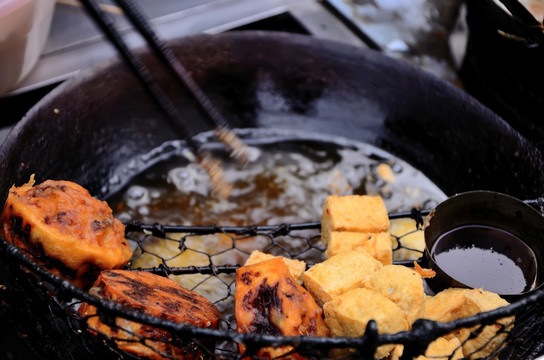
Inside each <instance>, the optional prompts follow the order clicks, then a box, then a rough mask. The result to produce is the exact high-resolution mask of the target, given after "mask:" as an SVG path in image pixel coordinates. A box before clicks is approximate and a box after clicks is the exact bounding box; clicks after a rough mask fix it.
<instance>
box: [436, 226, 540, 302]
mask: <svg viewBox="0 0 544 360" xmlns="http://www.w3.org/2000/svg"><path fill="white" fill-rule="evenodd" d="M431 254H432V255H431V256H432V257H433V260H434V261H435V262H436V263H437V264H438V266H440V268H441V269H442V270H443V271H444V272H446V273H447V274H448V275H449V276H451V277H452V278H454V279H455V280H457V281H459V282H460V283H462V284H465V285H467V286H469V287H472V288H483V289H484V290H488V291H492V292H495V293H498V294H501V295H512V294H521V293H524V292H527V291H530V290H532V289H534V288H535V287H536V286H538V282H539V280H538V278H537V274H538V271H537V260H536V256H535V254H534V252H533V250H532V249H531V248H530V247H529V246H527V245H526V244H525V243H524V242H523V241H522V240H521V239H519V238H518V237H516V236H515V235H513V234H511V233H509V232H507V231H505V230H502V229H498V228H494V227H489V226H482V225H469V226H461V227H458V228H455V229H453V230H450V231H448V232H446V233H445V234H443V235H441V236H440V237H439V238H438V239H437V241H436V243H435V244H434V246H433V248H432V249H431Z"/></svg>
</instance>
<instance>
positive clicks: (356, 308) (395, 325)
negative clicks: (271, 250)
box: [323, 288, 410, 359]
mask: <svg viewBox="0 0 544 360" xmlns="http://www.w3.org/2000/svg"><path fill="white" fill-rule="evenodd" d="M323 313H324V314H325V323H326V324H327V325H328V326H329V329H330V331H331V335H332V336H347V337H358V336H362V335H364V333H365V330H366V326H367V324H368V322H369V321H370V320H374V321H376V324H377V326H378V333H380V334H395V333H397V332H400V331H405V330H409V329H410V323H409V322H408V320H407V319H406V315H405V314H404V313H403V312H402V310H401V309H400V308H399V307H398V305H397V304H395V303H394V302H392V301H391V300H389V299H388V298H386V297H385V296H383V295H382V294H379V293H377V292H375V291H372V290H369V289H365V288H358V289H353V290H350V291H348V292H346V293H344V294H342V295H340V296H337V297H335V298H334V299H332V300H331V301H329V302H327V303H326V304H325V305H324V306H323ZM394 349H395V345H392V344H391V345H382V346H380V347H378V349H377V350H376V354H375V356H376V358H378V359H381V358H384V357H386V356H388V355H389V354H390V353H391V352H392V351H393V350H394Z"/></svg>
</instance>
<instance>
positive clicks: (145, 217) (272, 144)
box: [108, 129, 446, 306]
mask: <svg viewBox="0 0 544 360" xmlns="http://www.w3.org/2000/svg"><path fill="white" fill-rule="evenodd" d="M241 136H242V137H243V138H244V140H245V142H246V144H248V145H249V146H250V147H251V161H250V162H249V164H247V165H246V166H242V165H240V164H238V163H237V162H236V161H234V160H233V159H232V158H231V157H230V155H229V154H228V153H227V152H226V151H225V149H224V147H223V146H222V144H221V143H218V142H217V141H215V142H214V139H213V138H212V137H209V138H207V137H203V138H201V139H199V140H200V141H201V143H203V144H204V146H205V147H206V148H207V149H208V150H210V151H211V152H212V153H213V155H214V157H215V158H216V159H219V160H221V162H222V165H223V174H224V179H225V180H226V181H228V182H229V183H230V184H231V185H232V186H233V191H232V193H231V196H230V197H229V198H226V199H225V198H221V197H220V196H217V195H216V194H215V193H214V192H213V191H211V186H210V182H209V178H208V174H207V173H206V171H205V170H204V169H202V168H201V167H200V166H199V165H198V164H197V163H195V162H194V159H193V158H192V157H191V156H190V154H187V151H186V150H187V149H186V147H185V143H184V142H183V141H174V142H169V143H167V144H163V145H162V146H161V147H159V148H157V149H155V150H154V151H152V152H151V153H150V154H146V155H145V156H143V157H141V158H136V159H133V160H132V161H130V162H129V163H128V164H127V165H126V167H125V168H122V169H119V171H117V177H116V179H120V180H123V179H127V178H128V179H130V181H127V182H126V185H125V186H123V188H121V189H120V191H116V194H115V196H109V197H108V198H109V202H110V204H112V205H113V206H112V207H113V209H114V212H115V216H116V217H117V218H119V219H120V220H121V221H123V222H129V221H131V220H135V221H140V222H142V223H145V224H154V223H160V224H165V225H172V224H176V225H211V224H216V225H218V226H249V225H277V224H282V223H285V224H289V223H300V222H314V221H319V220H320V219H321V211H322V207H323V204H324V203H325V199H326V198H327V196H329V195H332V194H338V195H348V194H360V195H362V194H369V195H380V196H382V198H383V199H384V202H385V204H386V206H387V209H388V211H390V212H395V211H409V210H410V209H412V208H413V207H414V206H417V207H420V208H427V209H431V208H432V207H434V206H436V204H437V203H439V202H440V201H442V200H444V199H445V198H446V196H445V195H444V194H443V192H442V191H440V190H439V189H438V187H436V185H434V184H433V183H432V182H431V181H430V180H429V179H427V178H426V177H425V176H424V175H423V174H422V173H421V172H419V171H417V170H416V169H414V168H413V167H411V166H410V165H409V164H407V163H405V162H404V161H402V160H401V159H398V158H395V157H393V156H391V155H390V154H388V153H386V152H384V151H382V150H380V149H378V148H375V147H372V146H369V145H367V144H363V143H360V142H355V141H348V140H347V139H344V138H332V137H330V136H324V135H319V134H318V135H312V134H308V133H305V134H304V135H303V136H302V135H299V134H296V133H293V132H292V131H290V132H289V133H281V132H279V131H278V130H273V131H272V130H264V129H260V130H247V131H245V132H244V133H242V134H241ZM119 183H120V182H119V181H117V182H115V185H116V184H119ZM110 184H114V183H113V182H111V183H110ZM108 190H109V191H110V192H111V191H112V188H110V189H108ZM295 235H296V236H289V237H280V238H277V239H276V240H277V241H278V243H277V244H273V243H272V242H271V240H270V238H268V237H266V236H256V237H251V238H247V239H236V241H234V240H233V239H232V238H231V237H229V236H227V234H212V235H202V236H195V235H191V236H186V234H170V236H171V238H170V239H167V240H165V239H160V238H155V237H151V236H146V237H144V239H143V240H142V239H129V240H130V241H131V244H132V245H133V250H134V251H135V256H134V259H133V261H132V266H133V268H139V267H145V268H149V267H156V266H161V265H164V264H166V265H168V266H170V267H188V266H208V265H210V264H211V263H213V265H217V266H219V265H236V264H243V263H244V262H245V260H246V259H247V257H248V256H249V254H250V253H251V251H253V250H261V251H264V252H266V253H271V254H274V255H281V256H285V257H297V258H299V259H301V260H304V261H306V262H307V264H313V263H316V262H319V261H322V260H323V252H322V251H320V250H319V231H318V229H313V230H304V231H303V232H297V233H296V234H295ZM130 236H131V237H136V236H137V235H135V234H130ZM307 239H311V242H312V243H311V246H310V244H309V243H308V240H307ZM136 243H137V244H136ZM172 277H173V276H172ZM173 278H175V280H176V281H178V282H179V283H180V284H181V285H182V286H184V287H186V288H189V289H193V290H195V291H197V292H199V293H200V294H202V295H204V296H206V297H207V298H208V299H210V300H211V301H213V302H215V303H217V304H222V306H224V305H228V304H230V303H231V301H230V300H229V301H222V300H226V299H228V298H229V291H231V289H230V288H229V285H228V284H230V283H232V281H233V275H231V274H221V275H220V276H217V277H216V276H209V275H202V274H194V275H179V276H175V277H173ZM229 306H230V305H229Z"/></svg>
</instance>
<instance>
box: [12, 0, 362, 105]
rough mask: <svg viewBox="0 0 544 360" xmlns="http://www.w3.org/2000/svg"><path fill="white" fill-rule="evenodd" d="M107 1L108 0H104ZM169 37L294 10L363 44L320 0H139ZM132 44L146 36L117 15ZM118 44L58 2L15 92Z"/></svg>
mask: <svg viewBox="0 0 544 360" xmlns="http://www.w3.org/2000/svg"><path fill="white" fill-rule="evenodd" d="M102 2H103V3H108V2H107V1H102ZM138 2H139V4H140V5H141V6H142V8H143V9H144V11H145V13H146V14H147V16H148V17H149V19H150V21H151V23H152V25H153V26H154V27H155V28H156V30H157V32H158V34H159V35H160V36H161V37H162V38H163V39H165V40H170V39H174V38H178V37H182V36H187V35H194V34H198V33H206V34H217V33H220V32H224V31H228V30H230V29H233V28H236V27H239V26H243V25H246V24H249V23H252V22H255V21H258V20H262V19H265V18H268V17H270V16H273V15H278V14H282V13H289V14H291V15H292V16H293V17H295V18H296V19H297V20H298V21H299V22H300V23H301V25H302V26H304V27H305V28H306V29H307V30H308V32H310V33H311V34H313V35H314V36H316V37H318V38H323V39H332V40H336V41H339V42H343V43H347V44H352V45H357V46H364V44H363V42H362V41H361V40H360V39H359V38H358V37H357V36H356V35H355V34H353V33H352V32H351V31H350V30H349V29H348V28H347V27H346V26H344V25H343V24H342V23H341V22H340V21H338V20H337V19H336V18H335V17H334V16H333V15H332V14H331V13H330V12H328V11H326V10H325V9H324V8H323V7H322V6H321V5H320V4H319V3H318V2H317V1H315V0H259V1H252V0H205V1H195V0H183V1H181V0H161V1H153V0H139V1H138ZM112 17H113V18H114V19H115V21H116V22H117V24H118V25H119V27H120V28H123V29H124V31H125V32H126V33H127V41H128V43H129V45H130V46H131V47H139V46H142V45H143V41H142V39H141V38H140V37H139V36H138V35H137V34H136V33H135V32H134V31H133V29H132V28H131V27H130V26H129V25H128V24H127V23H126V21H125V20H124V19H123V17H122V16H117V15H115V14H112ZM115 55H116V51H115V49H114V48H113V47H112V46H111V45H110V44H109V43H108V41H107V39H106V38H105V37H104V36H103V35H102V34H101V33H100V31H99V30H98V28H97V27H96V26H95V25H94V24H93V22H92V20H91V19H90V18H89V17H88V16H87V14H86V13H85V11H84V9H83V8H82V7H80V6H74V5H66V4H62V3H57V6H56V10H55V15H54V18H53V24H52V27H51V33H50V36H49V39H48V41H47V43H46V45H45V49H44V51H43V54H42V56H41V57H40V60H39V61H38V63H37V65H36V67H35V68H34V70H33V71H32V72H31V73H30V75H29V76H28V77H27V78H26V79H25V80H24V81H23V82H22V83H20V84H19V85H18V86H17V88H16V89H15V90H14V91H13V92H12V93H11V95H15V94H19V93H24V92H26V91H29V90H32V89H36V88H39V87H42V86H45V85H48V84H51V83H54V82H58V81H62V80H65V79H67V78H68V77H70V76H72V75H74V74H75V73H77V72H78V71H79V70H80V69H85V68H88V67H90V66H93V65H96V64H98V63H100V62H102V61H104V60H107V59H108V58H110V57H112V56H115Z"/></svg>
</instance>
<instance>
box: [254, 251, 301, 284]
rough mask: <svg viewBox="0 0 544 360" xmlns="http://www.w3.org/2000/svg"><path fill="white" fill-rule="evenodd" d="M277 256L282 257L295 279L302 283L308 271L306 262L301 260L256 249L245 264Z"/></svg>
mask: <svg viewBox="0 0 544 360" xmlns="http://www.w3.org/2000/svg"><path fill="white" fill-rule="evenodd" d="M275 258H281V259H282V260H283V262H284V263H285V265H287V267H288V268H289V272H290V273H291V275H293V277H294V278H295V280H296V281H297V282H298V283H299V284H301V285H302V274H304V271H306V263H305V262H304V261H301V260H296V259H289V258H286V257H283V256H275V255H271V254H265V253H263V252H261V251H259V250H255V251H253V252H252V253H251V255H249V258H247V260H246V263H245V265H253V264H257V263H260V262H263V261H266V260H271V259H275Z"/></svg>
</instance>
